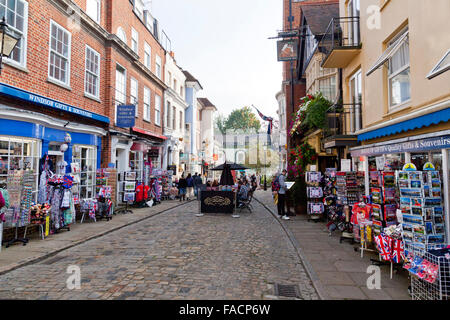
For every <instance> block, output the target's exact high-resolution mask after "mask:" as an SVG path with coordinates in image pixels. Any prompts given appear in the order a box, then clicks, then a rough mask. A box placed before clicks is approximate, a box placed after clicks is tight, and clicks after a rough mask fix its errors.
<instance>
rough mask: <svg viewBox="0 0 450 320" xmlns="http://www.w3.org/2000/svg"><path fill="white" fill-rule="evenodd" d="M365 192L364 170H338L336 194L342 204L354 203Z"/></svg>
mask: <svg viewBox="0 0 450 320" xmlns="http://www.w3.org/2000/svg"><path fill="white" fill-rule="evenodd" d="M363 194H364V172H342V171H341V172H337V173H336V195H337V199H338V202H339V203H340V204H342V205H349V206H351V205H353V204H354V203H355V202H358V201H360V199H361V197H362V195H363Z"/></svg>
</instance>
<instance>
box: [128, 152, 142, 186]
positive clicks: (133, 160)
mask: <svg viewBox="0 0 450 320" xmlns="http://www.w3.org/2000/svg"><path fill="white" fill-rule="evenodd" d="M130 170H131V171H133V172H136V177H137V180H139V181H142V171H143V170H144V161H143V154H142V152H139V151H130Z"/></svg>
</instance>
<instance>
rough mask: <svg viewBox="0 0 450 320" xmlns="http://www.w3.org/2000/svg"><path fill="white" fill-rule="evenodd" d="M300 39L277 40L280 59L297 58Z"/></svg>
mask: <svg viewBox="0 0 450 320" xmlns="http://www.w3.org/2000/svg"><path fill="white" fill-rule="evenodd" d="M297 48H298V40H296V39H292V40H281V41H278V42H277V49H278V50H277V52H278V61H295V60H297Z"/></svg>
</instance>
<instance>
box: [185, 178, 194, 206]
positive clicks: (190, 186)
mask: <svg viewBox="0 0 450 320" xmlns="http://www.w3.org/2000/svg"><path fill="white" fill-rule="evenodd" d="M186 183H187V192H186V199H187V200H188V201H189V199H192V198H193V197H194V179H193V178H192V176H191V174H190V173H189V174H188V176H187V178H186Z"/></svg>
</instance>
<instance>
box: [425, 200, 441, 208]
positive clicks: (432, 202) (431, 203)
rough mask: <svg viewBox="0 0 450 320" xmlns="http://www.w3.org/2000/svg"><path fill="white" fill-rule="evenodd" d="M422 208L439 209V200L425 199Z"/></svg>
mask: <svg viewBox="0 0 450 320" xmlns="http://www.w3.org/2000/svg"><path fill="white" fill-rule="evenodd" d="M424 206H426V207H440V206H441V199H440V198H435V199H430V198H428V199H425V203H424Z"/></svg>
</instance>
